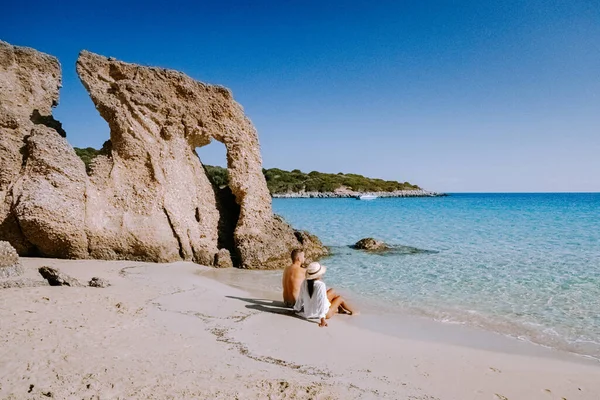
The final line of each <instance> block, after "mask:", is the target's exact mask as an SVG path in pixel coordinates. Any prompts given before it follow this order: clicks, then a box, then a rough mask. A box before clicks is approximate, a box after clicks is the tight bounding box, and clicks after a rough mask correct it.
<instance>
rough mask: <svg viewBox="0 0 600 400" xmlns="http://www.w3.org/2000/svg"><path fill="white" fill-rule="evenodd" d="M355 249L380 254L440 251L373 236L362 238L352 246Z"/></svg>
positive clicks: (431, 252)
mask: <svg viewBox="0 0 600 400" xmlns="http://www.w3.org/2000/svg"><path fill="white" fill-rule="evenodd" d="M350 247H351V248H353V249H355V250H364V251H367V252H370V253H374V254H378V255H389V256H396V255H403V254H407V255H408V254H436V253H438V252H437V251H435V250H425V249H419V248H417V247H412V246H403V245H395V246H392V245H389V244H386V243H384V242H382V241H380V240H377V239H373V238H365V239H361V240H359V241H358V242H356V244H354V245H352V246H350Z"/></svg>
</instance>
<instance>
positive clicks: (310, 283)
mask: <svg viewBox="0 0 600 400" xmlns="http://www.w3.org/2000/svg"><path fill="white" fill-rule="evenodd" d="M306 288H307V289H308V297H310V298H312V295H313V292H314V291H315V280H314V279H309V280H307V281H306Z"/></svg>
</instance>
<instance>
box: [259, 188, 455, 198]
mask: <svg viewBox="0 0 600 400" xmlns="http://www.w3.org/2000/svg"><path fill="white" fill-rule="evenodd" d="M360 196H377V197H381V198H397V197H398V198H400V197H446V196H448V194H447V193H437V192H429V191H427V190H397V191H394V192H351V191H343V192H297V193H274V194H272V195H271V197H272V198H274V199H314V198H322V199H348V198H359V197H360Z"/></svg>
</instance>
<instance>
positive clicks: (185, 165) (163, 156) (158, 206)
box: [0, 41, 327, 269]
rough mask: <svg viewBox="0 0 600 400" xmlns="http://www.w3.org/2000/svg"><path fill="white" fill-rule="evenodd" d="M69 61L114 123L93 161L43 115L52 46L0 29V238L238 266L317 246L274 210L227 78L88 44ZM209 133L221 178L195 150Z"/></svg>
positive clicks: (52, 81)
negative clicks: (40, 47)
mask: <svg viewBox="0 0 600 400" xmlns="http://www.w3.org/2000/svg"><path fill="white" fill-rule="evenodd" d="M76 71H77V74H78V76H79V79H80V80H81V83H82V84H83V86H84V88H85V89H86V90H87V92H88V93H89V95H90V98H91V101H92V102H93V103H94V105H95V106H96V109H97V110H98V111H99V112H100V115H101V116H102V117H103V118H104V119H105V120H106V122H107V123H108V125H109V127H110V140H109V141H107V142H106V143H105V145H104V147H103V149H102V155H99V156H98V157H96V158H95V159H94V161H93V162H92V163H90V165H89V168H87V167H86V165H85V164H84V163H83V161H82V160H81V159H80V158H79V156H78V155H77V154H76V153H75V150H74V149H73V147H71V145H70V144H69V143H68V142H67V140H66V135H67V133H66V132H65V130H64V129H63V128H62V126H61V123H60V122H58V121H56V120H55V119H54V117H53V115H52V109H53V108H54V107H55V106H56V105H57V104H58V101H59V89H60V87H61V79H62V71H61V65H60V63H59V61H58V59H57V58H55V57H53V56H51V55H49V54H44V53H41V52H39V51H37V50H34V49H31V48H26V47H18V46H13V45H10V44H8V43H6V42H3V41H0V240H2V241H6V242H8V243H9V244H10V246H11V247H12V248H14V249H15V250H16V253H18V254H19V255H21V256H30V257H31V256H36V257H50V258H65V259H88V258H93V259H103V260H133V261H150V262H162V263H168V262H175V261H193V262H195V263H198V264H202V265H212V266H217V267H230V266H236V267H240V268H248V269H274V268H281V266H282V265H285V264H286V263H288V261H289V254H290V252H291V250H292V249H296V248H302V249H304V251H305V253H306V257H307V259H317V258H318V257H320V256H323V255H325V254H326V253H327V249H326V248H325V247H324V246H323V245H322V243H321V242H320V241H319V239H318V238H317V237H316V236H314V235H310V234H309V233H307V232H302V231H297V230H295V229H293V227H291V226H290V225H289V224H287V223H286V222H285V221H283V220H282V219H281V218H279V217H276V216H275V215H274V214H273V211H272V207H271V196H270V194H269V189H268V187H267V183H266V180H265V177H264V175H263V173H262V157H261V154H260V145H259V140H258V133H257V132H256V129H255V128H254V126H253V125H252V123H251V122H250V120H249V119H248V118H247V117H246V116H245V114H244V111H243V109H242V107H241V106H240V105H239V104H238V103H237V102H236V101H235V100H234V99H233V96H232V94H231V92H230V91H229V90H228V89H226V88H224V87H222V86H217V85H208V84H205V83H202V82H199V81H196V80H194V79H192V78H190V77H189V76H187V75H185V74H183V73H181V72H177V71H173V70H167V69H163V68H153V67H146V66H142V65H136V64H130V63H126V62H122V61H117V60H115V59H114V58H109V57H104V56H101V55H98V54H94V53H90V52H88V51H82V52H81V53H80V54H79V57H78V59H77V63H76ZM213 140H216V141H219V142H221V143H223V145H224V146H225V148H226V152H227V160H228V164H227V173H228V177H229V180H228V185H227V187H226V188H220V187H218V186H216V185H214V184H213V183H212V182H211V181H210V179H209V178H208V176H207V174H206V171H205V168H204V166H203V164H202V162H201V160H200V159H199V158H198V156H197V153H196V151H195V149H196V148H198V147H202V146H205V145H207V144H209V143H211V141H213Z"/></svg>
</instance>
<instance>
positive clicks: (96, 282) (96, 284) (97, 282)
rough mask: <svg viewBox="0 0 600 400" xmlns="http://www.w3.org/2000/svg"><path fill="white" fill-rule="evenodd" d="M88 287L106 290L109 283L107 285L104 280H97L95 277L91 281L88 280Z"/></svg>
mask: <svg viewBox="0 0 600 400" xmlns="http://www.w3.org/2000/svg"><path fill="white" fill-rule="evenodd" d="M88 286H90V287H97V288H107V287H109V286H110V283H108V281H107V280H105V279H102V278H98V277H97V276H95V277H93V278H92V279H90V281H89V282H88Z"/></svg>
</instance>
